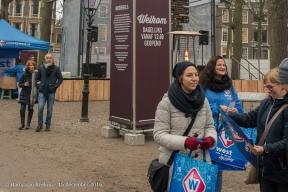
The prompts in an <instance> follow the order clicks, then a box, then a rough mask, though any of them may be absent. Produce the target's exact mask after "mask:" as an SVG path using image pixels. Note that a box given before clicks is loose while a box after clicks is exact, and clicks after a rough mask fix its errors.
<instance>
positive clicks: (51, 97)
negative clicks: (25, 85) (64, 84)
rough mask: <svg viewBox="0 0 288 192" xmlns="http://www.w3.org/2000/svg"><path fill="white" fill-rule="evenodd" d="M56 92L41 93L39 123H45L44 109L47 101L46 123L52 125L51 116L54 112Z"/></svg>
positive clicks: (39, 98)
mask: <svg viewBox="0 0 288 192" xmlns="http://www.w3.org/2000/svg"><path fill="white" fill-rule="evenodd" d="M54 98H55V94H54V93H51V94H47V95H44V94H43V93H39V97H38V125H39V126H42V124H43V110H44V106H45V103H46V101H47V116H46V122H45V124H46V125H51V118H52V112H53V104H54Z"/></svg>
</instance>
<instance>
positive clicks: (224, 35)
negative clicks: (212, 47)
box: [222, 28, 228, 42]
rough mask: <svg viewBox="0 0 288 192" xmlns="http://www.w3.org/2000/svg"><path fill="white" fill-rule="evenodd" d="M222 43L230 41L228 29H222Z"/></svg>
mask: <svg viewBox="0 0 288 192" xmlns="http://www.w3.org/2000/svg"><path fill="white" fill-rule="evenodd" d="M222 41H223V42H227V41H228V29H226V28H222Z"/></svg>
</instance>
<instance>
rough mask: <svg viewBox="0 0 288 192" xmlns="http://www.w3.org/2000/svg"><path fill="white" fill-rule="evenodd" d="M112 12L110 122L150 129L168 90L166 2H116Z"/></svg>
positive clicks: (167, 3)
mask: <svg viewBox="0 0 288 192" xmlns="http://www.w3.org/2000/svg"><path fill="white" fill-rule="evenodd" d="M133 2H134V3H135V4H133ZM111 9H112V10H111V19H112V21H111V22H112V31H111V78H110V80H111V90H110V118H109V120H110V121H115V122H119V123H123V124H127V125H132V124H133V120H136V121H135V122H136V125H137V126H138V125H151V124H153V123H154V118H155V111H156V108H157V105H158V103H159V101H160V100H161V98H162V97H163V95H164V93H165V92H167V90H168V87H169V79H170V74H169V66H170V65H169V61H170V54H169V35H168V32H169V25H170V24H169V17H170V16H169V12H170V11H169V1H166V0H158V1H155V0H145V1H143V0H117V1H112V7H111ZM133 9H135V10H133ZM133 23H134V24H135V26H133ZM133 62H135V63H133ZM133 71H135V73H134V76H133ZM133 79H135V82H134V83H135V87H133ZM133 91H134V92H135V95H134V97H133ZM133 99H134V101H135V106H133ZM133 107H134V108H135V109H134V110H135V117H133Z"/></svg>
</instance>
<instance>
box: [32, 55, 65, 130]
mask: <svg viewBox="0 0 288 192" xmlns="http://www.w3.org/2000/svg"><path fill="white" fill-rule="evenodd" d="M62 81H63V76H62V73H61V71H60V68H59V67H58V66H56V65H55V64H54V61H53V56H52V54H51V53H47V54H46V55H45V61H44V64H43V65H41V66H40V67H39V69H38V73H37V76H36V82H37V87H38V89H39V98H38V126H37V128H36V130H35V131H36V132H39V131H40V130H41V129H42V127H43V110H44V106H45V103H46V101H47V116H46V122H45V124H46V129H45V131H50V125H51V118H52V112H53V104H54V99H55V92H56V89H57V88H58V87H59V86H60V85H61V83H62Z"/></svg>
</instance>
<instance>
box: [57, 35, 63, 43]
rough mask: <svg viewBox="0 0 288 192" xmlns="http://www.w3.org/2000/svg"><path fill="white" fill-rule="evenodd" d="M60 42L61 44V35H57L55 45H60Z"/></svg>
mask: <svg viewBox="0 0 288 192" xmlns="http://www.w3.org/2000/svg"><path fill="white" fill-rule="evenodd" d="M61 42H62V34H57V36H56V43H57V44H61Z"/></svg>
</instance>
